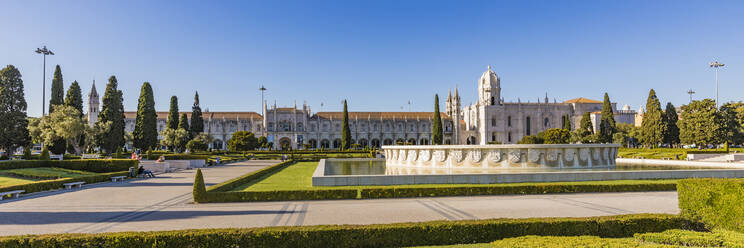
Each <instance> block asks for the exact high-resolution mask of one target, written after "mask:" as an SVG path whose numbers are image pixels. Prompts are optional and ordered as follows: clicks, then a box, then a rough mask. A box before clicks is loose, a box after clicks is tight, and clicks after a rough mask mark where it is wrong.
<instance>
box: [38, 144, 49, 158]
mask: <svg viewBox="0 0 744 248" xmlns="http://www.w3.org/2000/svg"><path fill="white" fill-rule="evenodd" d="M39 160H49V149H47V148H46V146H45V147H44V148H41V154H39Z"/></svg>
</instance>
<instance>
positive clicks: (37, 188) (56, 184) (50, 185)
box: [0, 171, 129, 193]
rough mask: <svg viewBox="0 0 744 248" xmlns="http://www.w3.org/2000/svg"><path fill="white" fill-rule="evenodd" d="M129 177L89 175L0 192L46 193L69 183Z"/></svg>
mask: <svg viewBox="0 0 744 248" xmlns="http://www.w3.org/2000/svg"><path fill="white" fill-rule="evenodd" d="M127 175H129V172H128V171H123V172H110V173H102V174H96V175H89V176H80V177H75V178H61V179H55V180H46V181H38V182H33V183H27V184H19V185H13V186H6V187H0V192H7V191H13V190H25V191H26V192H24V193H32V192H40V191H47V190H53V189H60V188H63V187H64V185H62V184H65V183H71V182H85V183H98V182H106V181H111V177H114V176H127Z"/></svg>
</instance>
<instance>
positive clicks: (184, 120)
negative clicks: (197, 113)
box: [178, 113, 191, 134]
mask: <svg viewBox="0 0 744 248" xmlns="http://www.w3.org/2000/svg"><path fill="white" fill-rule="evenodd" d="M178 128H182V129H183V130H191V129H189V117H188V116H186V113H183V114H181V119H180V120H179V121H178ZM189 134H190V133H189Z"/></svg>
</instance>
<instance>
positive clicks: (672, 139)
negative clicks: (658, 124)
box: [664, 102, 679, 145]
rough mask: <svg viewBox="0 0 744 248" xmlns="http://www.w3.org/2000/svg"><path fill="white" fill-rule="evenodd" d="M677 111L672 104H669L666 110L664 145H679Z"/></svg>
mask: <svg viewBox="0 0 744 248" xmlns="http://www.w3.org/2000/svg"><path fill="white" fill-rule="evenodd" d="M678 119H679V118H678V117H677V110H676V109H675V108H674V105H672V103H671V102H668V103H667V105H666V109H665V110H664V123H665V126H666V128H665V129H664V143H666V144H670V145H676V144H679V127H677V121H678Z"/></svg>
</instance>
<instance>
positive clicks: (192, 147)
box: [186, 135, 209, 152]
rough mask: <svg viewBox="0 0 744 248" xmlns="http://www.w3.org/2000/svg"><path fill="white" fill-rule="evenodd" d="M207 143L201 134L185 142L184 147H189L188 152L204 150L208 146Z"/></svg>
mask: <svg viewBox="0 0 744 248" xmlns="http://www.w3.org/2000/svg"><path fill="white" fill-rule="evenodd" d="M207 143H208V142H206V141H205V140H204V139H203V138H201V136H199V135H197V136H196V137H195V138H193V139H192V140H189V142H188V143H186V149H189V151H190V152H199V151H206V150H207V149H208V148H209V145H208V144H207Z"/></svg>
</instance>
